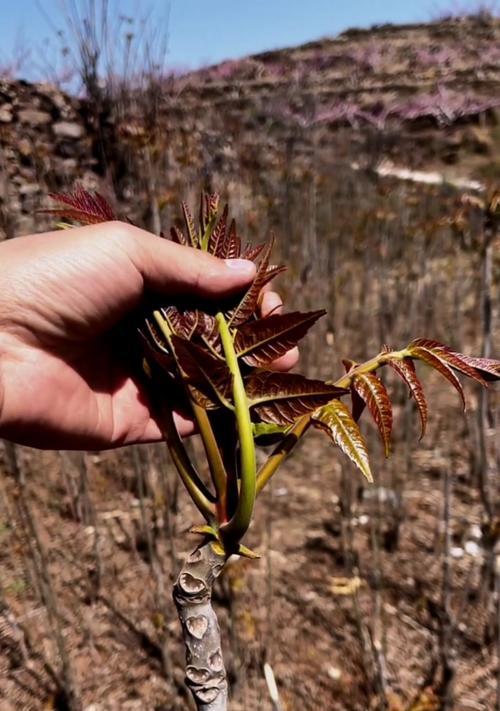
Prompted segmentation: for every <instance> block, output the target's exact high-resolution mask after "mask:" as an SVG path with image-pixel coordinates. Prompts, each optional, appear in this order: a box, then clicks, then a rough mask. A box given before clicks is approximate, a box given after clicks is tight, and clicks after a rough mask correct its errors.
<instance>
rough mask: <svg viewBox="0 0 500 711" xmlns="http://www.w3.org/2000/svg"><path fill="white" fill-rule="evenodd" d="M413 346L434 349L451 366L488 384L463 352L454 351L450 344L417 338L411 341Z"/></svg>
mask: <svg viewBox="0 0 500 711" xmlns="http://www.w3.org/2000/svg"><path fill="white" fill-rule="evenodd" d="M413 346H418V347H420V348H426V349H427V350H430V351H432V352H433V353H434V355H436V356H437V357H438V358H440V359H441V360H444V361H445V362H446V363H447V364H448V365H449V366H451V367H452V368H454V369H455V370H458V371H460V372H461V373H463V374H464V375H467V376H468V377H469V378H472V379H473V380H477V382H478V383H480V384H481V385H486V383H485V381H484V378H483V377H482V376H481V375H480V374H479V373H478V372H477V371H476V369H475V368H473V367H472V366H470V365H468V363H467V361H466V360H464V358H462V354H461V353H454V352H453V351H452V350H450V349H449V348H448V346H444V345H443V344H442V343H438V342H437V341H431V340H428V339H426V338H416V339H415V340H414V341H412V342H411V343H410V348H411V347H413Z"/></svg>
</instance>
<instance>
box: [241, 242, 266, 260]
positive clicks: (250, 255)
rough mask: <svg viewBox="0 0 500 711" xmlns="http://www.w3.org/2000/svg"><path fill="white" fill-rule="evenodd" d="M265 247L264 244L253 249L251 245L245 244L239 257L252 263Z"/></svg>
mask: <svg viewBox="0 0 500 711" xmlns="http://www.w3.org/2000/svg"><path fill="white" fill-rule="evenodd" d="M265 246H266V245H265V244H258V245H256V246H255V247H254V246H252V245H251V244H247V246H246V247H245V249H244V251H243V253H242V255H241V257H242V259H249V260H250V261H251V262H254V261H255V260H256V259H257V257H259V256H260V254H261V252H262V250H263V249H264V247H265Z"/></svg>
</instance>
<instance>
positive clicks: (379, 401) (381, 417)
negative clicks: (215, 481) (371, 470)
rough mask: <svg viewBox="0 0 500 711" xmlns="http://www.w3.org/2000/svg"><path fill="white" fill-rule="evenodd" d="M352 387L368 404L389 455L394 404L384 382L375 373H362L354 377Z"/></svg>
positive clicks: (385, 450) (386, 454)
mask: <svg viewBox="0 0 500 711" xmlns="http://www.w3.org/2000/svg"><path fill="white" fill-rule="evenodd" d="M352 387H353V389H354V390H355V391H356V393H357V394H358V395H359V396H360V398H361V399H362V400H363V401H364V402H365V403H366V405H367V406H368V409H369V410H370V412H371V414H372V417H373V419H374V420H375V424H376V425H377V427H378V430H379V432H380V436H381V438H382V442H383V444H384V452H385V456H386V457H388V456H389V454H390V453H391V432H392V405H391V401H390V399H389V395H388V394H387V390H386V389H385V386H384V384H383V382H382V381H381V380H380V378H379V377H378V376H376V375H375V373H360V374H358V375H355V376H354V377H353V378H352Z"/></svg>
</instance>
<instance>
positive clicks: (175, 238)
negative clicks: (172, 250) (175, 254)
mask: <svg viewBox="0 0 500 711" xmlns="http://www.w3.org/2000/svg"><path fill="white" fill-rule="evenodd" d="M170 235H171V237H172V242H176V243H177V244H182V245H184V246H187V244H188V241H187V239H186V237H185V236H184V234H183V233H182V232H181V230H180V229H179V228H178V227H175V226H174V227H171V228H170Z"/></svg>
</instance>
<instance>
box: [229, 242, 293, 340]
mask: <svg viewBox="0 0 500 711" xmlns="http://www.w3.org/2000/svg"><path fill="white" fill-rule="evenodd" d="M273 244H274V238H271V239H270V240H269V242H268V243H267V245H266V247H265V248H264V250H263V254H262V258H261V260H260V262H259V264H258V267H257V274H256V276H255V279H254V280H253V282H252V284H251V285H250V287H249V288H248V290H247V291H246V292H245V294H244V296H243V298H242V299H241V301H240V303H239V304H238V305H237V306H236V308H235V309H234V310H233V311H232V313H231V314H230V317H229V325H230V326H232V327H234V326H239V325H240V324H242V323H245V321H248V320H249V319H250V317H251V316H252V314H253V313H254V312H255V310H256V308H257V304H258V301H259V296H260V292H261V290H262V288H263V287H264V286H265V285H266V284H267V283H268V282H269V281H271V279H273V277H275V276H276V275H277V274H278V273H279V272H280V270H281V271H282V269H283V268H282V267H273V268H272V269H273V271H272V272H269V271H268V265H269V257H270V256H271V250H272V248H273Z"/></svg>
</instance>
